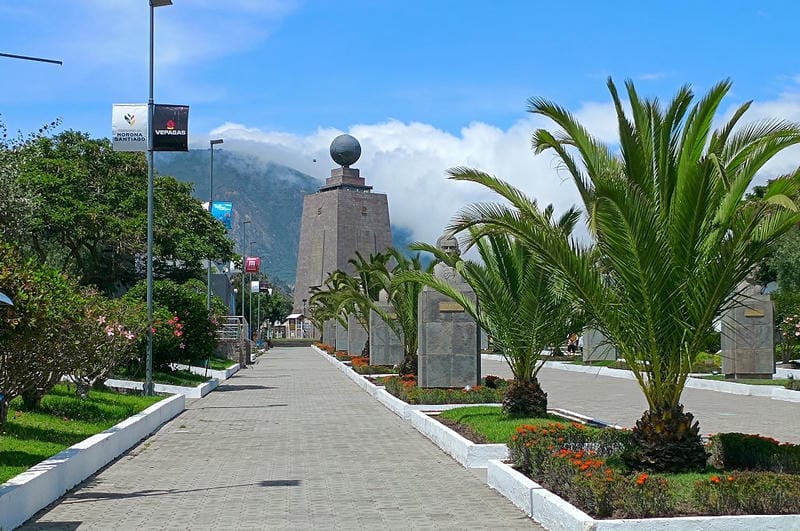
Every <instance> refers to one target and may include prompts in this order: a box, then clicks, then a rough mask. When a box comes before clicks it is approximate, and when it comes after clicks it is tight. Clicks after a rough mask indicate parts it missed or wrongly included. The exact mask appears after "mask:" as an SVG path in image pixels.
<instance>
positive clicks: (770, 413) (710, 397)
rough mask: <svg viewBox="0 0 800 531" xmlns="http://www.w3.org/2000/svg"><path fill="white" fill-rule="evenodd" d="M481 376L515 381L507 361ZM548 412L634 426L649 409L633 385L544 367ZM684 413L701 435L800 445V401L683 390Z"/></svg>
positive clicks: (485, 364) (487, 365)
mask: <svg viewBox="0 0 800 531" xmlns="http://www.w3.org/2000/svg"><path fill="white" fill-rule="evenodd" d="M481 368H482V369H483V370H482V372H483V374H484V376H485V375H487V374H494V375H496V376H502V377H504V378H510V377H511V371H510V370H509V368H508V365H507V364H506V362H505V361H491V360H485V359H484V360H483V361H482V364H481ZM539 380H540V382H541V384H542V388H543V389H544V390H545V392H547V402H548V406H549V407H553V408H561V409H567V410H569V411H574V412H576V413H581V414H583V415H588V416H590V417H594V418H597V419H600V420H603V421H606V422H610V423H612V424H618V425H620V426H627V427H633V425H634V424H635V422H636V421H637V420H638V419H639V418H640V417H641V416H642V413H643V412H644V411H645V410H646V409H647V401H646V400H645V399H644V395H643V394H642V391H641V389H640V388H639V385H638V384H637V383H636V381H634V380H628V379H623V378H612V377H607V376H597V375H596V374H591V373H588V374H587V373H579V372H572V371H564V370H558V369H548V368H544V369H542V370H541V372H540V373H539ZM681 400H682V402H683V405H684V409H685V410H686V411H689V412H690V413H692V414H693V415H694V417H695V419H696V420H697V421H699V423H700V433H703V434H709V433H719V432H742V433H760V434H761V435H768V436H770V437H774V438H775V439H777V440H779V441H781V442H793V443H796V444H800V425H799V424H798V423H797V422H796V420H797V418H798V415H799V414H800V402H786V401H783V400H773V399H771V398H765V397H758V396H744V395H734V394H730V393H720V392H717V391H707V390H702V389H688V388H687V389H684V391H683V395H682V397H681Z"/></svg>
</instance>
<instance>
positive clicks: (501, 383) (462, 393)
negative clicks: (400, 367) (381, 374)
mask: <svg viewBox="0 0 800 531" xmlns="http://www.w3.org/2000/svg"><path fill="white" fill-rule="evenodd" d="M383 385H384V386H385V387H386V391H388V392H389V393H391V394H392V395H394V396H396V397H397V398H399V399H400V400H402V401H403V402H407V403H409V404H492V403H495V404H496V403H499V402H502V401H503V393H504V391H505V387H506V386H507V385H508V382H506V381H505V380H503V379H502V378H498V377H497V376H487V377H486V378H484V379H483V385H476V386H474V387H464V388H457V389H452V388H438V387H433V388H422V387H417V380H416V378H415V377H414V375H413V374H404V375H403V376H399V377H388V378H384V379H383Z"/></svg>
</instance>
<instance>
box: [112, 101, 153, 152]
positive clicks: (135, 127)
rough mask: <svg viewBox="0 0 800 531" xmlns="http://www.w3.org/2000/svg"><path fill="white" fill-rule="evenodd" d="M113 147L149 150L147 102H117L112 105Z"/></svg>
mask: <svg viewBox="0 0 800 531" xmlns="http://www.w3.org/2000/svg"><path fill="white" fill-rule="evenodd" d="M111 149H113V150H114V151H142V152H144V151H147V104H146V103H115V104H113V105H112V106H111Z"/></svg>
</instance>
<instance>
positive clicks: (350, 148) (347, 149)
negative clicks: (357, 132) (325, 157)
mask: <svg viewBox="0 0 800 531" xmlns="http://www.w3.org/2000/svg"><path fill="white" fill-rule="evenodd" d="M360 156H361V144H359V143H358V140H356V139H355V138H354V137H352V136H350V135H339V136H337V137H336V138H334V139H333V142H331V158H332V159H333V161H334V162H335V163H336V164H339V165H340V166H344V167H345V168H346V167H348V166H350V165H351V164H355V163H356V161H357V160H358V158H359V157H360Z"/></svg>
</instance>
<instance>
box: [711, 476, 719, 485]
mask: <svg viewBox="0 0 800 531" xmlns="http://www.w3.org/2000/svg"><path fill="white" fill-rule="evenodd" d="M709 481H710V482H711V483H714V484H715V485H716V484H717V483H719V482H720V479H719V476H711V477H710V478H709Z"/></svg>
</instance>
